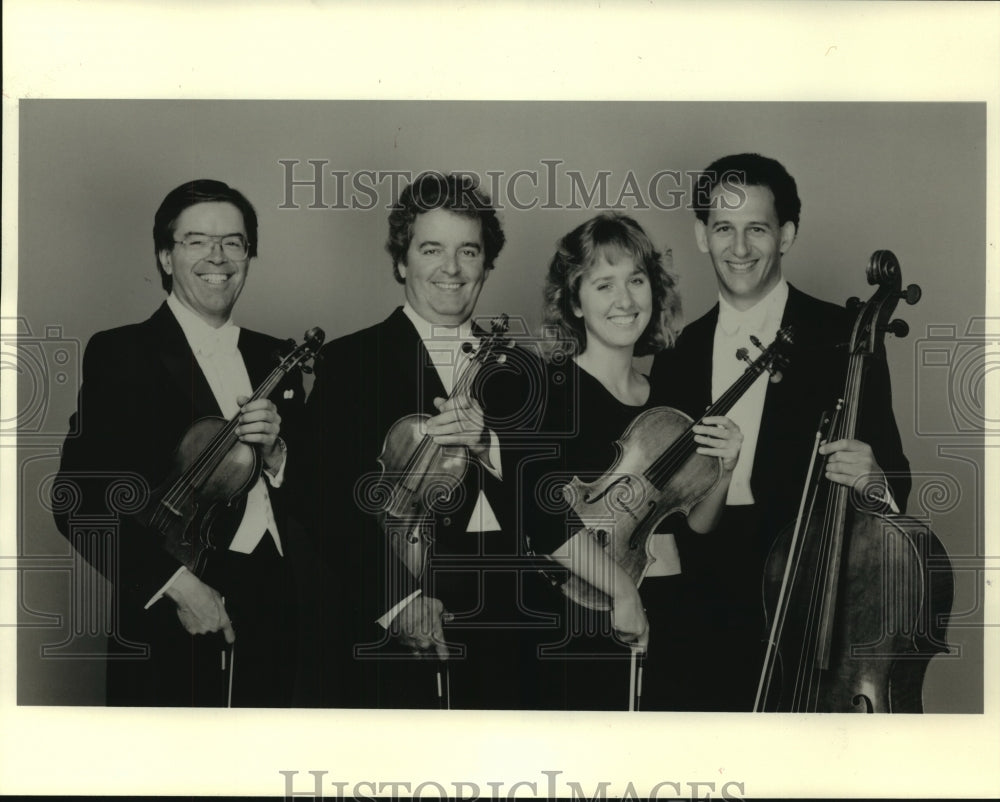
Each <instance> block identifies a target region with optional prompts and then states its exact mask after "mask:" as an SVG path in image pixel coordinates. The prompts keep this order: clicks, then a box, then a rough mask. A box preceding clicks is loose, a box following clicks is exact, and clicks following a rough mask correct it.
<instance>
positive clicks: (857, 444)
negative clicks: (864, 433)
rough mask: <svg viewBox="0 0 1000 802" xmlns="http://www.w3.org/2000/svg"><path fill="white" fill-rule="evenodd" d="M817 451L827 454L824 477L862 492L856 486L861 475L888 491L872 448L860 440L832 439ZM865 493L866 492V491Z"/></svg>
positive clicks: (861, 490)
mask: <svg viewBox="0 0 1000 802" xmlns="http://www.w3.org/2000/svg"><path fill="white" fill-rule="evenodd" d="M819 453H820V454H823V455H825V456H826V455H828V459H827V461H826V478H827V479H829V480H830V481H831V482H837V483H838V484H842V485H847V486H848V487H852V488H855V489H856V490H858V491H860V492H863V491H864V488H863V487H856V485H857V484H858V482H859V481H860V480H861V478H862V477H865V478H866V479H867V480H868V482H877V483H878V484H879V486H880V487H881V488H882V489H883V490H884V492H886V493H888V491H889V486H888V484H887V483H886V480H885V474H883V473H882V469H881V468H880V467H879V464H878V463H877V462H876V461H875V455H874V454H873V453H872V448H871V446H870V445H868V444H867V443H862V442H861V441H860V440H834V441H833V442H832V443H823V444H822V445H821V446H820V447H819ZM866 495H867V493H866Z"/></svg>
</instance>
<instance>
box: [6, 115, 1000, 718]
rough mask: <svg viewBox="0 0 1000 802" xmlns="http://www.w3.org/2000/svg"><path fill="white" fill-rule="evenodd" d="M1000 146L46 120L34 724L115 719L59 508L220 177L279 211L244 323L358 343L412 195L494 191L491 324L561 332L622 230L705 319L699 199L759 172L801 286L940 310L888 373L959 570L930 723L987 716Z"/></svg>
mask: <svg viewBox="0 0 1000 802" xmlns="http://www.w3.org/2000/svg"><path fill="white" fill-rule="evenodd" d="M985 132H986V113H985V106H983V105H981V104H946V103H936V104H908V103H891V104H890V103H766V104H765V103H626V102H613V103H612V102H595V103H576V102H574V103H557V102H434V103H431V102H366V101H349V102H348V101H335V102H334V101H329V102H299V101H193V100H190V101H189V100H184V101H95V100H85V101H63V100H26V101H21V104H20V166H19V189H18V191H19V199H18V213H19V220H18V237H19V264H18V266H17V268H18V282H19V284H18V299H17V300H18V309H17V315H18V319H17V320H16V321H9V320H8V321H5V326H4V331H5V332H7V333H8V334H5V337H4V342H3V347H4V368H5V369H9V368H10V367H11V358H10V357H11V354H12V352H14V351H16V352H17V353H18V355H19V356H20V368H19V393H18V409H17V411H16V414H14V413H12V412H11V411H5V413H4V421H3V425H4V429H3V436H4V444H5V445H7V444H11V443H12V441H13V438H14V434H15V431H17V434H18V435H19V437H18V440H17V446H18V452H17V453H18V473H19V480H20V481H19V487H18V491H17V492H18V499H17V503H18V525H17V532H16V546H15V545H14V543H15V539H14V538H8V539H7V540H6V541H5V542H7V543H9V544H10V548H16V549H17V554H18V555H19V557H20V568H21V570H20V572H19V579H20V582H19V597H18V598H19V626H20V629H19V640H18V700H19V703H21V704H79V703H85V704H87V703H89V704H100V703H101V702H102V700H103V691H102V682H103V669H102V663H101V661H100V660H95V659H94V656H95V655H99V654H100V652H101V643H102V631H103V630H102V626H103V625H102V623H101V622H100V621H99V620H95V618H94V616H95V615H97V616H98V617H99V615H100V613H99V611H98V612H97V613H95V612H94V611H93V610H90V609H85V608H84V607H82V606H81V604H79V603H77V602H74V601H72V600H73V599H74V598H79V594H80V592H81V586H80V585H79V584H77V585H74V584H73V579H72V577H73V574H72V571H71V570H70V567H71V566H72V564H73V563H72V558H71V556H70V551H69V548H68V545H67V543H66V541H64V540H63V539H62V538H61V537H60V536H59V534H58V533H57V531H56V529H55V527H54V525H53V524H52V521H51V515H50V513H49V511H48V510H47V509H46V506H45V504H46V500H45V497H46V490H47V488H48V482H50V480H51V475H52V474H53V473H54V472H55V470H56V469H57V467H58V450H59V446H60V444H61V442H62V439H63V437H64V436H65V434H66V429H67V424H68V419H69V416H70V414H71V413H72V412H73V409H74V406H75V392H76V386H77V383H78V381H79V372H80V358H81V356H82V349H83V347H84V345H85V344H86V341H87V339H88V338H89V337H90V336H91V335H92V334H93V333H94V332H95V331H98V330H100V329H106V328H110V327H113V326H118V325H122V324H125V323H129V322H133V321H138V320H142V319H145V318H146V317H148V316H149V315H150V314H151V313H152V311H153V310H154V309H155V308H156V306H157V305H158V304H159V303H160V302H161V301H162V299H163V293H162V290H161V289H160V283H159V278H158V276H157V273H156V269H155V264H154V257H153V248H152V237H151V230H152V219H153V212H154V211H155V209H156V207H157V205H158V204H159V202H160V200H161V199H162V198H163V196H164V195H165V194H166V193H167V192H168V191H169V190H171V189H172V188H173V187H175V186H177V185H178V184H180V183H182V182H183V181H186V180H189V179H192V178H197V177H212V178H218V179H221V180H224V181H226V182H228V183H230V184H232V185H233V186H236V187H237V188H239V189H240V190H242V191H243V192H244V193H245V194H246V195H247V196H248V197H249V198H250V199H251V201H252V202H253V203H254V204H255V205H256V207H257V210H258V212H259V214H260V255H259V258H258V259H257V260H256V261H255V262H253V263H252V266H251V270H250V277H249V280H248V284H247V288H246V290H245V292H244V294H243V297H242V299H241V302H240V304H239V306H238V309H237V316H236V318H237V322H242V323H244V324H246V325H249V326H252V327H253V328H256V329H259V330H262V331H266V332H270V333H272V334H275V335H279V336H282V337H295V338H300V337H301V335H302V333H303V331H305V330H306V329H307V328H309V327H311V326H316V325H318V326H322V327H323V328H324V329H325V330H326V332H327V336H328V338H333V337H337V336H339V335H343V334H346V333H348V332H351V331H353V330H355V329H357V328H360V327H362V326H366V325H369V324H371V323H374V322H376V321H378V320H381V319H382V318H384V317H385V316H386V315H387V314H388V313H389V312H391V311H392V309H393V308H394V307H395V306H396V305H397V304H398V303H399V302H400V299H401V297H402V296H401V288H400V287H399V286H398V285H397V284H396V283H395V282H394V281H393V279H392V277H391V269H390V263H389V259H388V256H387V255H386V253H385V251H384V247H383V244H384V241H385V234H386V214H387V211H386V207H387V206H388V205H389V204H390V203H391V201H392V195H393V189H394V184H395V186H396V187H397V188H398V187H399V186H402V185H405V183H406V176H408V175H409V176H412V175H415V174H417V173H419V172H420V171H422V170H427V169H431V170H438V171H456V170H462V171H468V172H472V173H476V174H477V175H479V176H480V177H481V179H482V181H483V184H484V185H485V186H486V188H487V189H491V190H494V194H495V195H496V200H497V201H499V202H500V203H501V204H502V206H503V213H502V214H503V221H504V225H505V231H506V234H507V243H508V244H507V246H506V248H505V249H504V250H503V252H502V253H501V255H500V258H499V260H498V262H497V268H496V270H495V271H494V274H493V275H492V276H491V277H490V279H489V281H488V282H487V284H486V287H485V290H484V292H483V295H482V296H481V299H480V303H479V310H478V311H479V312H480V313H482V314H484V315H488V314H492V313H497V312H501V311H503V312H508V313H510V314H511V315H512V316H517V320H516V321H515V325H523V326H524V327H525V328H527V329H528V330H529V331H532V332H536V333H537V331H538V325H539V322H540V307H541V286H542V280H543V274H544V270H545V267H546V264H547V261H548V259H549V257H550V256H551V253H552V250H553V245H554V243H555V241H556V240H557V239H558V238H559V237H560V236H561V235H562V234H564V233H565V232H567V231H569V230H570V229H571V228H572V227H574V226H576V225H577V224H579V223H580V222H582V221H584V220H585V219H587V218H589V217H590V216H592V215H593V214H596V213H597V212H598V211H599V210H600V209H601V208H607V207H612V206H618V207H619V208H621V210H622V211H625V212H627V213H630V214H632V215H633V216H634V217H635V218H636V219H637V220H638V221H639V222H640V223H641V224H642V225H643V226H644V227H645V228H646V230H647V231H648V232H649V233H650V235H651V236H652V237H653V239H654V241H656V242H657V243H658V244H660V245H663V246H665V247H669V248H670V249H672V252H673V261H674V266H675V269H676V271H677V273H678V274H679V276H680V282H681V283H680V287H681V291H682V295H683V301H684V312H685V317H686V318H687V319H688V320H693V319H694V318H696V317H697V316H699V315H700V314H701V313H702V312H704V311H705V310H706V309H707V308H708V307H709V306H710V305H711V304H712V303H714V300H715V281H714V277H713V273H712V269H711V267H710V265H709V263H708V260H707V258H706V257H705V256H704V255H702V254H701V253H699V252H698V250H697V248H696V246H695V242H694V237H693V235H692V226H693V220H694V216H693V214H692V213H691V211H690V210H689V209H687V208H686V206H687V203H688V200H689V194H688V190H689V189H690V183H689V180H688V178H687V174H688V173H690V172H691V171H696V170H698V169H699V168H701V167H704V166H705V165H706V164H708V163H709V162H710V161H712V160H713V159H714V158H716V157H718V156H720V155H723V154H726V153H732V152H740V151H757V152H760V153H763V154H766V155H770V156H773V157H775V158H778V159H779V160H781V161H782V162H783V163H784V164H785V165H786V166H787V167H788V169H789V171H790V172H791V173H792V174H793V175H794V176H795V178H796V180H797V182H798V185H799V191H800V194H801V196H802V199H803V211H802V224H801V228H800V232H799V237H798V241H797V243H796V244H795V246H794V248H793V249H792V250H791V251H790V253H789V254H788V255H787V257H786V258H785V261H784V265H785V274H786V276H787V278H788V279H789V280H790V281H791V282H792V283H794V284H795V285H796V286H798V287H799V288H801V289H803V290H805V291H806V292H809V293H811V294H814V295H817V296H819V297H821V298H824V299H827V300H830V301H835V302H838V303H843V302H844V301H845V299H846V298H847V297H848V296H852V295H856V296H861V297H862V298H867V297H868V296H869V295H870V292H871V290H870V288H869V287H868V285H867V284H866V282H865V275H864V267H865V265H866V263H867V260H868V257H869V255H870V254H871V253H872V252H873V251H874V250H876V249H880V248H889V249H891V250H893V251H894V252H895V253H896V255H897V256H898V257H899V260H900V262H901V264H902V268H903V280H904V283H909V282H915V283H917V284H919V285H920V286H921V287H922V289H923V300H921V301H920V303H919V304H918V305H917V306H915V307H908V306H905V305H901V306H900V308H899V310H898V315H899V316H901V317H903V318H904V319H905V320H906V321H907V322H908V323H909V325H910V330H911V334H910V336H909V337H908V338H906V339H904V340H895V339H893V338H889V340H888V341H887V348H888V353H889V360H890V369H891V372H892V380H893V390H894V405H895V411H896V417H897V420H898V421H899V426H900V429H901V432H902V436H903V444H904V447H905V450H906V453H907V456H908V457H909V459H910V461H911V464H912V467H913V471H914V492H913V496H912V500H911V503H910V512H911V513H913V514H915V515H918V516H924V517H927V518H928V519H929V520H930V521H931V524H932V526H933V528H934V530H935V531H936V532H937V534H938V536H939V537H940V539H941V540H942V542H943V543H944V544H945V546H946V547H947V549H948V550H949V552H950V554H951V556H952V559H953V561H954V562H955V564H956V569H957V570H956V599H955V605H954V611H955V614H954V616H953V619H952V621H951V624H950V627H949V633H948V638H949V642H950V644H951V645H952V654H951V655H949V656H940V657H936V658H935V659H934V660H933V662H932V664H931V666H930V669H929V671H928V675H927V681H926V685H925V705H926V709H927V711H928V712H978V711H981V710H982V705H983V700H982V686H983V667H982V656H983V652H982V629H981V624H982V610H981V597H982V592H981V591H982V585H983V575H982V571H981V570H978V569H979V566H980V565H981V562H982V561H981V557H982V555H983V554H984V553H985V551H984V548H985V547H984V538H985V532H984V523H983V504H984V499H983V488H984V481H983V445H984V424H983V385H982V380H983V376H984V374H985V369H986V363H985V356H984V355H985V353H986V351H985V344H986V343H987V342H988V341H989V338H990V337H991V336H992V337H993V339H995V335H996V328H997V324H996V323H995V322H994V323H992V325H991V323H990V321H989V320H987V319H986V317H985V309H984V295H985V238H986V223H985V220H986V217H985V202H986V179H985V172H986V147H985ZM313 179H317V180H318V183H316V182H314V181H313ZM293 182H297V183H293ZM10 267H11V266H10V265H8V269H9V268H10ZM15 330H16V332H17V336H16V337H12V336H10V335H9V333H10V332H12V331H15ZM791 369H794V368H791ZM345 390H348V391H349V388H345ZM151 425H155V422H152V421H151ZM985 434H988V432H986V433H985ZM795 481H799V478H797V477H796V478H795ZM9 493H10V489H9V488H4V501H5V502H7V501H9V500H10V498H9V496H8V494H9ZM4 556H9V554H5V555H4ZM95 587H97V588H98V589H99V588H100V587H101V583H100V582H98V583H96V585H95ZM88 593H89V595H90V596H93V593H91V592H90V591H88ZM98 606H99V604H98Z"/></svg>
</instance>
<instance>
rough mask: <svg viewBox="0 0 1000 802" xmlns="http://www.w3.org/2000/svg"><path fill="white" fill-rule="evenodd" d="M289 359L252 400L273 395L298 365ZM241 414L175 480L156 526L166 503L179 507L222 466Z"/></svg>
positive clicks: (157, 516) (153, 518) (159, 509)
mask: <svg viewBox="0 0 1000 802" xmlns="http://www.w3.org/2000/svg"><path fill="white" fill-rule="evenodd" d="M287 361H288V359H287V358H286V359H285V360H282V362H281V364H280V365H278V366H277V367H276V368H274V370H272V371H271V373H270V374H268V376H267V378H266V379H265V380H264V382H263V383H262V384H261V385H260V387H258V388H257V390H256V391H255V392H254V393H253V394H252V395H251V396H250V399H249V401H256V400H257V399H259V398H261V397H265V396H268V395H270V394H271V392H272V390H274V388H275V387H277V386H278V382H279V381H280V380H281V377H282V376H284V375H285V374H286V373H287V372H288V371H289V370H291V368H292V367H294V363H295V360H292V364H290V365H287V366H286V362H287ZM249 401H248V402H247V403H249ZM239 417H240V415H239V412H237V413H236V415H235V416H233V417H232V418H231V419H230V420H229V421H227V422H226V425H225V426H223V427H222V429H220V430H219V431H218V432H217V433H216V435H215V436H214V437H213V438H212V439H211V440H210V441H209V443H208V445H207V446H206V447H205V449H204V450H203V451H202V452H201V454H199V455H198V457H197V458H196V459H195V460H194V462H192V463H191V465H190V466H189V467H188V469H187V470H186V471H184V473H182V474H181V475H180V476H179V477H178V479H177V481H176V482H174V484H173V485H172V486H171V488H170V490H169V491H168V492H167V493H166V494H165V495H164V497H163V501H162V503H161V504H160V505H158V506H157V510H156V512H155V513H154V514H153V515H152V516H151V518H150V522H151V523H152V524H153V525H154V526H156V527H157V528H159V524H160V522H161V521H162V520H163V516H164V515H165V512H164V510H163V508H164V505H166V506H170V507H172V506H176V505H177V504H178V503H179V502H180V501H181V500H182V499H183V498H184V497H185V496H186V495H187V494H188V493H190V492H192V491H193V490H194V489H195V488H197V487H200V486H201V484H202V483H203V482H204V481H205V480H206V479H207V478H208V477H209V476H210V475H211V474H212V472H213V471H214V470H215V469H216V468H217V467H218V466H219V463H220V462H221V461H222V458H223V457H224V456H225V455H226V453H228V451H229V450H230V449H231V448H232V446H233V438H234V432H235V431H236V427H237V426H238V425H239V423H238V422H239Z"/></svg>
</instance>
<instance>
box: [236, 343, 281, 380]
mask: <svg viewBox="0 0 1000 802" xmlns="http://www.w3.org/2000/svg"><path fill="white" fill-rule="evenodd" d="M237 347H238V348H239V350H240V355H241V356H242V357H243V364H244V365H246V369H247V376H249V377H250V386H251V387H252V388H253V389H254V390H255V391H256V390H257V388H258V387H260V385H262V384H263V383H264V380H265V379H266V378H267V377H268V376H269V375H270V373H271V371H272V370H274V369H275V368H276V367H277V366H278V364H279V363H280V361H281V359H280V355H279V353H278V350H277V349H276V348H269V347H268V344H267V343H266V342H264V341H263V339H262V338H261V335H259V334H257V335H255V334H254V332H252V331H248V330H247V329H244V328H241V329H240V339H239V342H238V343H237Z"/></svg>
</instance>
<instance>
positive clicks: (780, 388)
mask: <svg viewBox="0 0 1000 802" xmlns="http://www.w3.org/2000/svg"><path fill="white" fill-rule="evenodd" d="M802 301H803V295H802V293H800V292H799V291H798V290H797V289H795V288H794V287H793V286H791V285H790V284H789V285H788V300H787V301H786V302H785V310H784V312H783V313H782V315H781V327H782V328H784V327H786V326H791V327H792V340H793V343H794V342H795V338H796V336H798V334H797V333H799V332H802V330H803V328H804V326H803V321H802V315H803V309H802ZM797 350H798V349H797V348H796V347H795V346H794V345H793V346H792V347H791V348H788V349H786V350H785V355H786V357H787V358H788V360H789V366H788V370H787V371H785V373H787V374H788V376H787V378H786V377H783V378H782V380H781V381H780V382H772V381H770V380H768V384H767V391H766V393H765V395H764V411H763V414H762V415H761V419H760V434H759V435H758V440H757V442H758V444H760V443H775V444H785V441H786V439H787V438H784V437H782V436H781V432H782V428H783V425H784V423H785V422H786V421H787V420H788V419H789V416H790V415H791V412H792V405H794V404H797V403H800V402H801V399H802V392H801V388H802V387H803V385H804V384H805V383H806V382H807V381H808V379H807V376H808V375H809V374H808V371H809V366H808V365H805V364H801V362H802V361H803V360H802V359H801V358H798V359H797V357H800V356H801V354H796V351H797ZM796 362H799V363H800V364H796ZM788 445H793V444H788ZM768 456H769V455H766V454H765V449H764V448H762V447H761V446H760V445H758V448H757V453H756V454H755V455H754V467H753V472H752V473H751V475H750V481H751V488H752V490H753V493H754V497H755V498H759V497H760V493H761V491H760V490H759V489H758V488H759V487H760V485H761V483H763V482H767V481H769V479H770V478H773V477H768V476H766V471H764V470H762V469H761V462H762V460H764V459H767V458H768ZM770 459H771V460H772V461H773V455H770Z"/></svg>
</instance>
